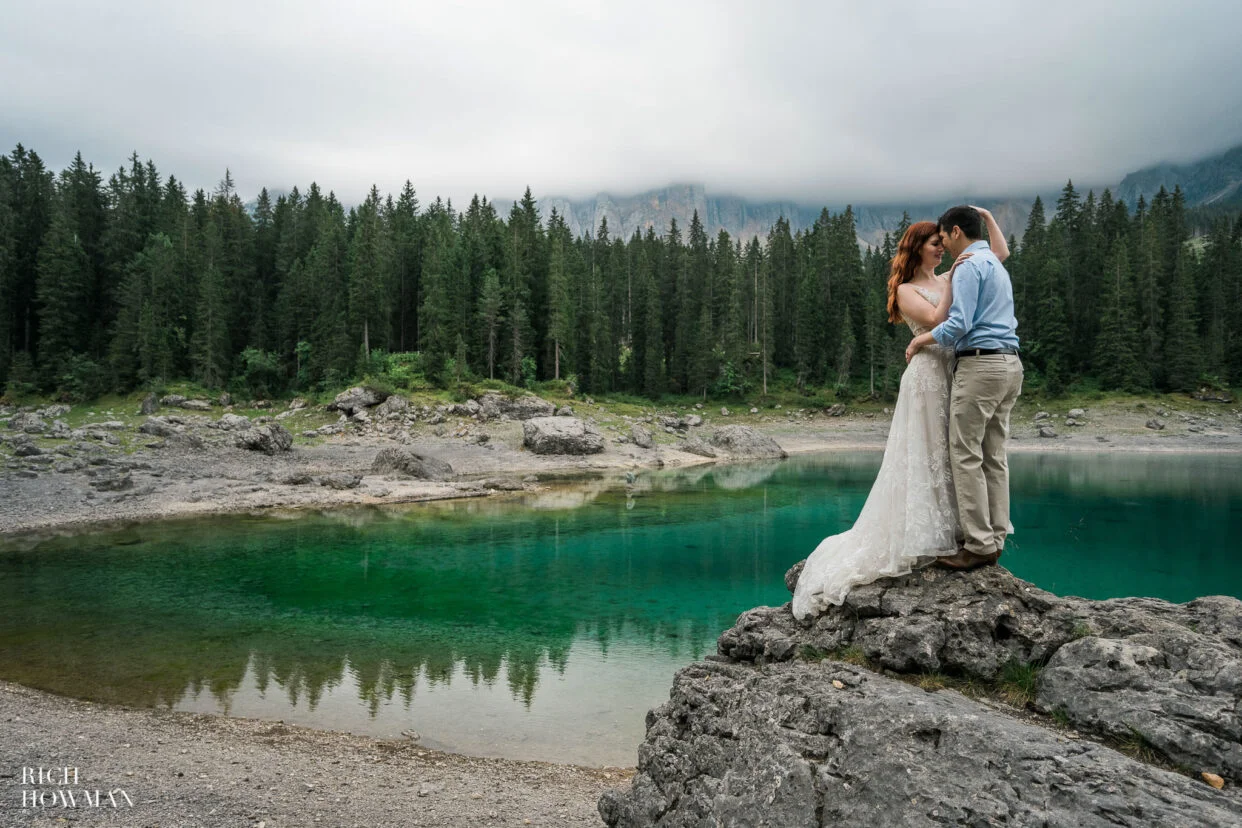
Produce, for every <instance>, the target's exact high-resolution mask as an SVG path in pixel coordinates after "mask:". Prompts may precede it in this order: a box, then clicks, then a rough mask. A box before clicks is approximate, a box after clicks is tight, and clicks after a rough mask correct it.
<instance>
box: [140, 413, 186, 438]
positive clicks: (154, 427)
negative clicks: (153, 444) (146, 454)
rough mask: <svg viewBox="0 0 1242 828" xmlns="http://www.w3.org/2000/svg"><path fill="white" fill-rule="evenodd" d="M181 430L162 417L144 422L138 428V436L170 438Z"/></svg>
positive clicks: (150, 418) (149, 418)
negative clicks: (148, 435)
mask: <svg viewBox="0 0 1242 828" xmlns="http://www.w3.org/2000/svg"><path fill="white" fill-rule="evenodd" d="M182 430H183V429H182V428H181V427H180V426H177V425H174V424H173V423H170V422H169V421H168V420H166V419H165V418H163V417H148V418H147V419H146V422H144V423H143V424H142V425H140V426H138V433H139V434H150V435H151V436H153V437H171V436H172V435H174V434H178V433H180V432H181V431H182Z"/></svg>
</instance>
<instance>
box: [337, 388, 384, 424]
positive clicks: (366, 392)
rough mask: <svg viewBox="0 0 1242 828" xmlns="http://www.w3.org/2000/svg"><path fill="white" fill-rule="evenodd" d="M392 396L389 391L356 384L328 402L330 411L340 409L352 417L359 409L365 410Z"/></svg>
mask: <svg viewBox="0 0 1242 828" xmlns="http://www.w3.org/2000/svg"><path fill="white" fill-rule="evenodd" d="M389 396H391V395H390V394H389V393H388V392H387V391H381V390H379V389H377V388H372V387H370V386H354V387H353V388H349V389H347V390H345V391H342V392H341V393H339V394H337V395H336V398H335V399H334V400H332V402H330V403H328V410H329V411H340V412H341V413H343V414H345V415H346V416H347V417H352V416H353V415H355V414H357V413H358V412H359V411H365V410H366V409H368V408H370V407H371V406H373V405H379V404H380V403H382V402H384V400H386V399H388V397H389Z"/></svg>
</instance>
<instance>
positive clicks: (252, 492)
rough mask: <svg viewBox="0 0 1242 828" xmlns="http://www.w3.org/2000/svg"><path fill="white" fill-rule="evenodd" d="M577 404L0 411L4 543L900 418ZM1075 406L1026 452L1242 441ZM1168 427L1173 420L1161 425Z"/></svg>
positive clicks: (801, 439) (524, 479)
mask: <svg viewBox="0 0 1242 828" xmlns="http://www.w3.org/2000/svg"><path fill="white" fill-rule="evenodd" d="M576 406H577V409H578V410H577V411H575V409H574V408H573V407H570V406H566V405H561V406H557V405H556V404H554V403H552V402H549V401H547V400H543V399H540V398H538V397H535V396H533V395H526V396H520V397H506V396H504V395H500V394H497V393H494V392H489V393H487V394H484V395H482V396H480V397H479V398H478V399H471V400H467V401H466V402H464V403H460V404H452V405H444V404H438V405H429V404H426V405H417V404H415V403H413V402H411V401H410V400H408V399H406V398H404V397H396V396H387V395H385V394H382V393H374V392H372V391H371V390H370V389H366V388H355V389H350V390H349V391H346V392H344V393H343V394H341V395H339V396H338V397H337V399H336V400H334V401H333V402H332V403H331V404H329V405H328V406H327V407H326V409H325V408H324V407H316V406H311V405H308V404H307V403H306V402H305V401H303V400H293V401H292V402H290V403H287V404H283V405H282V406H280V409H281V410H277V406H275V405H273V404H272V403H268V402H264V401H252V402H250V403H242V404H234V403H233V401H231V400H228V399H227V398H226V399H223V400H220V399H217V400H201V399H200V400H194V399H186V398H184V397H166V398H164V400H163V401H158V400H155V399H154V398H148V399H147V400H145V401H143V403H142V405H141V410H139V409H138V408H137V406H135V408H134V409H133V410H124V409H111V410H92V409H89V408H87V409H86V410H81V409H79V410H76V411H75V410H72V409H70V408H69V407H68V406H63V405H55V406H47V407H43V408H27V409H15V408H13V407H11V406H10V407H0V463H3V465H2V466H0V483H2V484H3V486H4V488H5V492H6V497H5V498H3V499H0V536H4V535H15V534H19V533H30V532H48V531H66V530H78V529H89V528H95V527H100V526H105V525H108V524H113V523H126V522H132V521H145V520H159V519H165V518H175V517H192V516H196V515H206V514H226V513H232V512H238V513H245V512H256V511H262V510H277V509H304V508H332V507H337V506H347V505H376V504H385V503H404V502H416V501H423V500H439V499H446V498H457V497H479V496H487V495H495V494H498V493H504V492H509V491H516V490H523V489H525V490H530V489H539V488H541V487H546V486H547V485H548V484H549V482H550V481H551V482H553V483H555V481H557V480H560V479H563V478H566V477H573V476H581V475H600V474H609V473H615V472H620V471H626V470H637V469H642V468H659V467H663V466H670V467H675V466H684V465H691V464H699V463H710V462H721V461H728V460H730V459H750V458H757V457H777V456H782V453H784V454H794V453H808V452H817V451H830V450H836V449H841V450H844V449H880V448H882V447H883V445H884V440H885V437H886V435H887V429H888V419H887V411H884V412H879V413H877V412H850V411H848V410H846V408H845V406H840V405H838V406H833V407H831V408H829V409H824V410H819V411H813V410H809V409H790V410H780V409H773V410H769V411H766V412H760V411H759V410H758V409H754V408H752V409H750V410H741V411H729V410H728V409H723V408H722V409H720V410H719V411H711V412H708V411H706V410H704V409H703V408H702V407H701V406H700V407H696V408H687V409H681V410H668V411H657V410H646V411H644V412H643V413H640V414H634V415H630V414H615V413H612V412H611V411H609V410H608V409H607V408H606V407H604V406H602V405H596V404H595V403H594V402H592V401H590V400H583V401H581V402H579V403H576ZM243 412H245V413H243ZM1070 413H1072V414H1075V415H1076V416H1075V417H1069V416H1065V417H1064V420H1065V421H1067V422H1068V421H1071V420H1072V421H1073V422H1074V425H1072V426H1061V425H1060V420H1058V419H1057V418H1059V417H1061V415H1060V414H1059V413H1058V414H1057V415H1056V417H1054V416H1053V415H1051V414H1049V413H1048V412H1043V411H1039V412H1034V414H1028V415H1027V416H1024V417H1022V418H1021V419H1018V418H1015V425H1014V429H1013V431H1014V439H1013V442H1012V446H1011V447H1012V450H1013V451H1015V452H1023V451H1139V452H1148V451H1176V452H1212V453H1216V452H1242V414H1239V412H1238V411H1236V410H1235V409H1232V408H1222V407H1220V406H1217V407H1216V408H1212V407H1210V406H1209V407H1206V408H1204V409H1203V410H1202V411H1193V410H1188V411H1167V410H1163V409H1152V408H1149V407H1146V406H1142V404H1140V406H1139V407H1135V409H1134V410H1132V411H1129V410H1128V411H1125V412H1119V413H1113V412H1109V413H1107V414H1104V413H1101V414H1099V415H1097V414H1096V413H1095V412H1084V411H1081V410H1072V411H1070V412H1066V414H1067V415H1068V414H1070ZM1158 415H1164V419H1158ZM1153 420H1155V422H1156V423H1157V424H1158V425H1160V426H1161V427H1160V428H1154V427H1148V426H1149V425H1151V423H1152V421H1153ZM1054 422H1055V428H1054V426H1053V423H1054ZM1056 429H1060V431H1061V432H1065V433H1061V434H1057V433H1055V431H1056ZM1049 431H1053V432H1054V434H1055V436H1053V437H1041V436H1040V434H1041V433H1042V434H1047V433H1048V432H1049ZM386 450H387V451H388V456H387V459H386V460H385V459H383V458H382V457H381V455H382V453H383V452H385V451H386ZM393 452H405V453H406V454H404V455H401V454H393ZM403 457H404V459H402V458H403Z"/></svg>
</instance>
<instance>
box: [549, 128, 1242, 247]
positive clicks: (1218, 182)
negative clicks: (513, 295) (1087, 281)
mask: <svg viewBox="0 0 1242 828" xmlns="http://www.w3.org/2000/svg"><path fill="white" fill-rule="evenodd" d="M1162 186H1163V187H1164V188H1165V189H1167V190H1169V191H1172V190H1173V188H1174V187H1177V186H1180V187H1181V188H1182V190H1183V191H1184V192H1185V194H1186V203H1187V204H1188V205H1189V206H1192V207H1194V206H1199V205H1201V204H1226V203H1233V202H1234V201H1238V202H1240V203H1242V145H1239V146H1236V147H1234V148H1233V149H1230V150H1228V151H1226V152H1224V153H1221V154H1219V155H1213V156H1210V157H1208V158H1205V159H1202V160H1200V161H1197V162H1194V163H1191V164H1181V165H1177V164H1167V163H1163V164H1156V165H1153V166H1150V167H1147V168H1144V169H1142V170H1138V171H1135V172H1132V173H1129V174H1127V175H1126V176H1125V178H1123V179H1122V181H1121V182H1120V183H1118V184H1113V185H1109V188H1110V189H1111V191H1112V193H1113V195H1114V197H1116V198H1119V199H1123V200H1125V201H1126V202H1127V203H1129V204H1130V206H1131V207H1133V206H1134V204H1135V203H1136V202H1137V201H1138V198H1139V196H1144V197H1145V198H1147V200H1149V201H1150V200H1151V197H1152V196H1153V195H1155V193H1156V192H1157V191H1158V190H1159V189H1160V187H1162ZM1081 189H1082V190H1083V191H1084V195H1085V191H1086V189H1087V187H1082V188H1081ZM1103 189H1104V188H1103V187H1100V188H1097V189H1096V194H1097V195H1098V194H1099V193H1101V192H1103ZM1036 195H1040V196H1042V197H1043V198H1044V200H1045V202H1055V200H1056V197H1057V191H1055V190H1053V191H1048V192H1043V193H1034V192H1033V193H1031V194H1030V196H1028V197H1025V198H999V199H998V198H981V199H969V198H956V199H954V198H947V199H941V200H938V201H910V202H906V203H895V204H854V205H846V204H833V203H825V204H821V205H808V204H800V203H798V202H796V201H793V200H788V201H752V200H748V199H745V198H740V197H737V196H731V195H724V194H717V193H714V192H711V191H709V190H708V189H707V187H706V186H704V185H702V184H675V185H670V186H668V187H663V188H661V189H658V190H649V191H646V192H643V193H638V194H636V195H627V196H620V195H613V194H609V193H600V194H599V195H597V196H595V197H594V198H587V199H570V198H563V197H553V198H544V199H541V200H540V201H539V208H540V211H541V212H542V214H543V217H544V219H545V220H546V219H547V217H548V216H549V215H550V214H551V211H552V210H553V209H554V208H555V209H556V211H557V212H558V213H560V214H561V215H563V216H564V217H565V220H566V223H567V224H568V225H569V228H570V230H571V231H572V232H573V233H574V234H575V235H582V234H586V233H592V234H594V233H595V232H597V231H598V229H599V226H600V222H601V221H603V220H605V219H606V220H607V222H608V232H609V234H610V235H612V236H614V237H616V236H620V237H621V238H625V239H628V238H629V237H630V236H631V235H632V234H633V233H634V231H635V230H638V231H639V232H642V233H645V232H646V231H647V228H648V227H651V228H654V229H655V232H656V235H662V234H663V233H665V232H666V231H667V230H668V227H669V223H670V221H672V220H673V219H676V220H677V223H678V225H679V226H680V227H682V228H683V230H684V228H685V227H686V226H688V225H689V223H690V219H691V216H693V215H694V213H695V211H697V212H698V214H699V218H700V220H701V221H702V222H703V226H704V228H705V229H706V230H707V232H708V234H709V235H712V236H714V235H715V234H716V233H718V232H719V231H720V230H725V231H726V232H728V233H729V235H730V236H732V237H734V238H741V239H743V240H747V239H749V238H751V237H753V236H760V237H763V236H766V235H767V232H768V230H769V229H771V227H772V225H773V224H775V223H776V220H777V219H778V218H780V217H782V216H783V217H785V218H787V219H789V223H790V227H791V229H792V230H793V231H794V232H797V231H798V230H800V229H803V228H806V227H809V226H811V225H812V224H814V223H815V220H816V219H817V218H819V215H820V212H821V210H823V209H824V208H825V207H826V208H827V209H828V210H830V211H831V212H834V213H835V212H839V211H841V210H844V209H845V208H846V206H851V208H852V209H853V211H854V216H855V222H856V224H857V227H858V240H859V244H862V245H873V246H874V245H879V244H880V243H881V241H882V240H883V238H884V234H885V232H888V231H891V230H893V229H894V228H895V227H897V226H898V224H899V223H900V222H901V218H902V214H903V213H908V214H909V215H910V218H911V219H912V220H914V221H919V220H923V219H929V220H935V218H936V217H937V216H939V215H940V214H941V213H942V212H943V211H944V210H945V209H946V208H948V207H950V206H952V205H954V204H961V203H963V202H966V203H973V204H978V205H980V206H982V207H986V208H988V209H989V210H991V211H992V212H993V214H995V216H996V219H997V221H998V222H999V224H1000V226H1001V228H1002V229H1003V230H1004V231H1005V233H1006V234H1012V235H1014V236H1016V237H1018V238H1021V237H1022V233H1023V231H1024V230H1025V228H1026V223H1027V219H1028V217H1029V216H1030V210H1031V203H1032V202H1033V201H1034V200H1035V196H1036Z"/></svg>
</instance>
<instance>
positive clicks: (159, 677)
mask: <svg viewBox="0 0 1242 828" xmlns="http://www.w3.org/2000/svg"><path fill="white" fill-rule="evenodd" d="M879 460H880V455H879V454H878V453H837V454H831V455H813V456H800V457H796V458H793V459H790V460H787V461H783V462H771V463H760V464H747V465H738V466H727V467H718V468H713V467H698V468H695V469H689V470H679V471H662V472H653V473H648V474H642V475H640V476H639V478H638V480H637V482H636V483H635V485H634V486H632V487H630V488H629V491H627V487H626V486H625V484H624V481H623V480H621V479H620V478H619V477H618V478H617V479H610V480H585V481H577V482H572V483H563V484H556V485H555V486H554V487H552V488H551V489H550V490H548V491H546V492H540V493H538V494H521V495H515V496H512V497H504V498H491V499H470V500H459V501H446V502H440V503H431V504H412V505H406V506H399V507H398V506H393V507H386V508H379V509H356V510H341V511H333V512H322V513H298V514H285V515H277V516H270V515H269V516H263V517H251V516H231V517H221V518H214V519H207V520H194V521H170V522H164V523H154V524H146V525H141V526H138V527H135V528H129V529H124V530H117V531H110V532H101V533H94V534H84V535H76V536H66V537H59V538H52V539H47V540H42V541H34V540H30V539H22V538H10V539H0V678H4V679H7V680H10V681H15V682H19V683H22V684H26V685H29V686H32V687H38V688H41V689H45V690H49V691H52V692H55V693H61V694H64V695H68V696H75V697H80V698H88V699H94V700H100V701H108V702H117V703H122V704H127V705H135V706H151V707H160V708H166V709H176V710H191V711H200V712H211V713H223V714H227V715H233V716H244V717H255V718H265V719H272V720H277V719H279V720H284V721H286V722H293V723H298V724H304V725H308V726H312V727H317V728H325V729H337V730H348V731H353V732H356V733H363V734H369V735H375V736H381V737H394V738H399V737H400V736H401V734H402V733H403V732H404V731H411V730H412V731H415V732H417V734H418V735H419V737H420V738H421V742H422V744H424V745H426V746H428V747H434V748H440V749H444V750H450V751H456V752H461V753H468V754H473V755H481V756H504V757H511V758H521V759H541V760H547V761H554V762H573V763H579V764H587V765H627V766H628V765H633V764H634V763H635V761H636V751H637V746H638V744H639V742H640V741H641V739H642V736H643V731H644V717H645V715H646V712H647V710H648V709H649V708H651V707H653V706H655V705H657V704H659V703H660V702H661V701H663V700H664V699H666V698H667V695H668V689H669V685H670V683H671V680H672V676H673V673H674V672H675V671H676V670H677V669H678V668H679V667H681V666H684V665H685V664H687V663H689V662H691V661H693V660H695V659H699V658H701V657H703V656H704V655H706V654H708V653H712V652H714V651H715V641H716V637H717V635H719V633H720V632H721V631H722V630H724V629H725V628H727V627H729V626H730V625H731V624H732V623H733V621H734V619H735V618H736V617H737V615H738V613H739V612H742V611H743V610H746V609H749V608H750V607H753V606H756V605H761V604H769V605H774V604H781V603H784V602H785V601H786V600H788V598H789V594H788V592H787V591H786V590H785V587H784V583H783V580H782V578H783V575H784V572H785V570H786V569H787V568H788V567H789V566H790V565H792V564H793V563H795V562H797V561H798V560H800V559H801V558H803V557H805V556H806V554H807V553H808V552H810V550H811V549H813V548H814V547H815V545H816V544H817V543H818V542H819V540H820V539H821V538H823V537H824V536H825V535H830V534H834V533H836V532H839V531H842V530H844V529H846V528H848V527H849V526H850V524H851V523H852V522H853V520H854V517H855V516H856V515H857V513H858V510H859V509H860V508H861V506H862V502H863V500H864V499H865V498H866V495H867V492H868V490H869V489H870V485H871V481H872V480H873V479H874V476H875V473H876V470H877V469H878V467H879ZM1011 465H1012V486H1011V488H1012V496H1013V523H1014V525H1015V528H1016V534H1015V535H1014V536H1013V537H1012V538H1011V540H1010V542H1009V544H1008V545H1007V546H1006V551H1005V559H1004V560H1005V564H1006V566H1007V567H1008V568H1009V569H1011V570H1012V571H1013V572H1014V573H1015V574H1016V575H1018V576H1019V577H1022V578H1025V579H1027V580H1030V581H1032V582H1034V583H1036V584H1038V585H1039V586H1041V587H1043V588H1045V589H1048V590H1050V591H1052V592H1055V593H1058V594H1062V595H1070V594H1072V595H1081V596H1085V597H1090V598H1108V597H1115V596H1129V595H1145V596H1155V597H1160V598H1165V599H1168V600H1171V601H1179V602H1180V601H1187V600H1190V599H1191V598H1195V597H1197V596H1200V595H1205V594H1226V595H1234V596H1238V597H1242V456H1239V455H1227V456H1219V457H1214V456H1210V455H1165V454H1141V455H1140V454H1133V455H1122V454H1074V455H1055V454H1018V455H1014V456H1012V458H1011Z"/></svg>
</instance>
